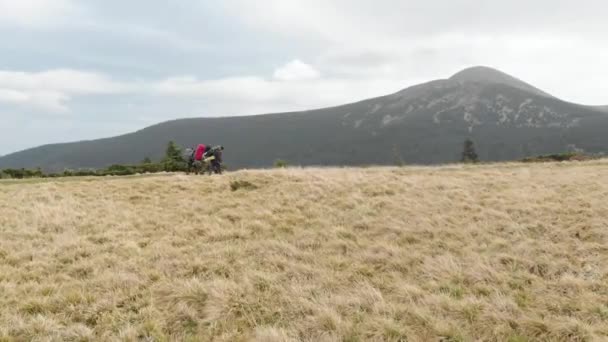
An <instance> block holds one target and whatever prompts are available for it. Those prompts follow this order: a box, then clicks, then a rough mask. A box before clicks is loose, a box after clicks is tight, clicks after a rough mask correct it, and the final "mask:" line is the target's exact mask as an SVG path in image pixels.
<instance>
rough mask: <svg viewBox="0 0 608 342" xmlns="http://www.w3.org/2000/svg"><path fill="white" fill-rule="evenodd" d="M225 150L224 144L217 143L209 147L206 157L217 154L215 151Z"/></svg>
mask: <svg viewBox="0 0 608 342" xmlns="http://www.w3.org/2000/svg"><path fill="white" fill-rule="evenodd" d="M223 150H224V146H222V145H217V146H213V147H210V146H209V147H208V148H207V150H206V151H205V154H204V157H205V158H208V157H211V156H213V155H215V153H216V152H217V151H223Z"/></svg>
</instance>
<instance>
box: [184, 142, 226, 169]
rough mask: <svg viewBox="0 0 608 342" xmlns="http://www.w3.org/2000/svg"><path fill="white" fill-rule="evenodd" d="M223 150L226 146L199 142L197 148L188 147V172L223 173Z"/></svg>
mask: <svg viewBox="0 0 608 342" xmlns="http://www.w3.org/2000/svg"><path fill="white" fill-rule="evenodd" d="M222 151H224V146H222V145H217V146H211V145H205V144H199V145H198V146H197V147H196V148H188V149H186V152H185V154H186V161H187V163H188V168H187V173H190V172H194V174H197V175H198V174H199V173H204V172H205V171H208V172H209V174H210V175H211V174H213V173H216V174H222Z"/></svg>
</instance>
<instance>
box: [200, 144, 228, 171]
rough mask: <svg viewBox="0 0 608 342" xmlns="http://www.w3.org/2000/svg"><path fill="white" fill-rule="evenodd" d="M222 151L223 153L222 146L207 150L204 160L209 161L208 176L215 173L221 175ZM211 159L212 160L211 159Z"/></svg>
mask: <svg viewBox="0 0 608 342" xmlns="http://www.w3.org/2000/svg"><path fill="white" fill-rule="evenodd" d="M222 151H224V146H222V145H216V146H213V147H211V148H209V149H208V150H207V151H206V152H205V154H204V158H205V159H209V158H210V159H211V160H210V162H209V169H208V170H209V174H212V173H217V174H222ZM211 157H213V158H211Z"/></svg>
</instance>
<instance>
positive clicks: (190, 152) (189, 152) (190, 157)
mask: <svg viewBox="0 0 608 342" xmlns="http://www.w3.org/2000/svg"><path fill="white" fill-rule="evenodd" d="M194 152H195V151H194V148H191V147H188V148H187V149H186V150H185V151H184V155H183V157H184V160H185V161H186V163H187V170H188V172H189V171H190V170H191V169H192V165H193V164H194Z"/></svg>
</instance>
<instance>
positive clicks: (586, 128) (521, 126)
mask: <svg viewBox="0 0 608 342" xmlns="http://www.w3.org/2000/svg"><path fill="white" fill-rule="evenodd" d="M604 110H605V108H602V109H601V110H600V109H599V108H596V107H588V106H582V105H577V104H573V103H569V102H565V101H562V100H560V99H557V98H555V97H552V96H550V95H549V94H547V93H545V92H544V91H542V90H539V89H537V88H535V87H534V86H532V85H529V84H527V83H525V82H524V81H521V80H519V79H517V78H515V77H513V76H510V75H507V74H505V73H503V72H501V71H498V70H495V69H492V68H488V67H473V68H468V69H465V70H463V71H461V72H458V73H456V74H455V75H453V76H452V77H450V78H448V79H441V80H435V81H431V82H428V83H425V84H420V85H416V86H413V87H409V88H407V89H404V90H401V91H399V92H396V93H394V94H391V95H387V96H382V97H378V98H373V99H368V100H364V101H360V102H356V103H351V104H346V105H342V106H336V107H331V108H326V109H318V110H310V111H304V112H295V113H280V114H267V115H259V116H243V117H223V118H198V119H182V120H172V121H168V122H164V123H159V124H157V125H154V126H150V127H147V128H145V129H142V130H140V131H137V132H134V133H130V134H126V135H122V136H118V137H113V138H107V139H100V140H92V141H82V142H74V143H64V144H54V145H46V146H41V147H37V148H32V149H28V150H25V151H21V152H17V153H13V154H10V155H7V156H4V157H0V168H8V167H14V168H21V167H25V168H32V167H38V166H40V167H43V168H44V169H46V170H62V169H64V168H98V167H105V166H108V165H111V164H114V163H137V162H139V161H141V160H142V159H143V158H144V157H151V158H153V159H159V158H161V156H162V154H163V151H164V148H165V146H166V144H167V142H168V141H169V140H173V141H175V142H177V143H178V144H180V145H182V146H192V145H194V144H197V143H210V144H216V143H218V144H219V143H221V144H223V145H224V146H225V147H226V153H225V157H226V162H227V164H228V165H229V167H231V168H233V169H234V168H243V167H269V166H271V165H272V164H273V162H274V161H275V160H276V159H284V160H286V161H287V162H288V163H290V164H292V165H370V164H385V165H386V164H395V163H399V164H400V163H416V164H438V163H449V162H455V161H458V160H459V156H460V152H461V149H462V143H463V141H464V139H466V138H471V139H473V141H474V143H475V147H476V149H477V152H478V154H479V156H480V158H481V159H482V160H487V161H501V160H513V159H520V158H523V157H527V156H533V155H538V154H550V153H560V152H564V151H567V150H577V151H580V150H584V151H586V152H592V153H599V152H605V151H608V139H607V138H606V132H608V114H607V113H606V112H605V111H604Z"/></svg>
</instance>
